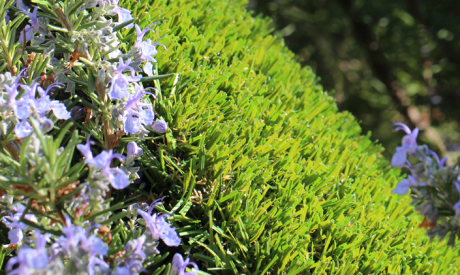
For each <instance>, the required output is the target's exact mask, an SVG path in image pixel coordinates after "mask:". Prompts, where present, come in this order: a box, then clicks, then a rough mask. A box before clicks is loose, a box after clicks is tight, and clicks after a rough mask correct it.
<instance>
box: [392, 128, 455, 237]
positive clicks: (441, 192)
mask: <svg viewBox="0 0 460 275" xmlns="http://www.w3.org/2000/svg"><path fill="white" fill-rule="evenodd" d="M394 125H395V126H397V128H396V130H403V131H404V132H405V133H406V135H405V136H404V137H403V139H402V146H400V147H397V148H396V153H395V154H394V155H393V158H392V160H391V165H392V166H394V167H401V168H406V169H408V171H409V172H410V174H409V175H408V177H407V178H406V179H403V180H402V181H401V182H400V183H398V184H397V186H396V188H395V189H394V190H393V191H392V192H393V193H395V194H398V195H405V194H407V193H408V192H409V191H410V194H411V198H412V204H413V205H415V209H416V210H417V211H418V212H419V213H420V215H422V216H423V217H424V220H423V222H422V224H421V225H420V227H425V228H429V230H428V231H427V235H428V236H429V237H430V238H431V239H433V238H434V237H435V236H438V237H439V239H443V238H444V237H445V236H447V234H448V233H451V234H450V237H449V240H448V243H449V244H451V245H453V244H454V242H455V238H456V236H457V235H458V232H460V231H459V229H460V170H459V169H458V167H453V166H446V162H447V158H443V159H439V157H438V155H437V154H436V153H435V152H433V151H432V150H430V149H429V148H428V146H427V145H418V144H417V135H418V133H419V129H418V128H415V129H414V130H412V131H411V129H410V128H409V127H408V126H407V125H405V124H403V123H395V124H394Z"/></svg>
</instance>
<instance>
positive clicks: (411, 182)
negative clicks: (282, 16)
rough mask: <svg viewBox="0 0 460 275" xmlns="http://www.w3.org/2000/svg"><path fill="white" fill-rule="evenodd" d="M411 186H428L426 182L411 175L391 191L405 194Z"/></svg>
mask: <svg viewBox="0 0 460 275" xmlns="http://www.w3.org/2000/svg"><path fill="white" fill-rule="evenodd" d="M411 186H426V183H424V182H421V183H419V182H418V181H417V179H416V178H415V177H412V176H411V175H409V179H403V180H402V181H401V182H400V183H398V185H396V188H395V189H394V190H392V191H391V192H392V193H395V194H398V195H405V194H407V192H409V188H410V187H411Z"/></svg>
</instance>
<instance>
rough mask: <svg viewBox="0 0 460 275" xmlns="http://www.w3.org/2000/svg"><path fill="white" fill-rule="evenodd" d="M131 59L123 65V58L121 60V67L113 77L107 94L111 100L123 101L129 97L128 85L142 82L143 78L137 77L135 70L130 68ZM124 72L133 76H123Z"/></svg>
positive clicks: (119, 66)
mask: <svg viewBox="0 0 460 275" xmlns="http://www.w3.org/2000/svg"><path fill="white" fill-rule="evenodd" d="M129 63H131V59H128V60H127V61H126V63H123V58H121V57H120V58H119V65H118V68H117V69H116V71H115V72H114V73H113V75H112V80H111V84H112V85H111V86H110V88H109V91H108V92H107V94H108V95H109V98H110V100H114V99H118V100H122V99H123V98H124V97H126V96H128V94H129V93H128V91H127V89H128V84H129V83H135V82H138V81H139V80H141V78H142V76H135V75H134V69H133V68H132V67H131V66H129ZM124 70H129V71H130V72H131V76H126V75H123V71H124Z"/></svg>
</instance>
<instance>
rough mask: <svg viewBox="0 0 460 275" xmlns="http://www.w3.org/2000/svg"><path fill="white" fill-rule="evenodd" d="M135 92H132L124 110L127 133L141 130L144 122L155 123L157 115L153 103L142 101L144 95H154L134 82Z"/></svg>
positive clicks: (124, 123)
mask: <svg viewBox="0 0 460 275" xmlns="http://www.w3.org/2000/svg"><path fill="white" fill-rule="evenodd" d="M134 89H135V92H134V94H130V95H129V97H128V102H127V103H126V106H125V108H124V110H123V113H122V115H123V126H124V129H125V132H126V133H127V134H129V133H132V134H135V133H137V132H139V131H140V130H141V127H142V124H143V125H149V124H152V123H153V119H154V118H155V115H154V113H153V108H152V104H148V103H142V102H141V100H142V96H143V95H146V94H148V95H152V96H154V95H153V94H151V93H148V92H145V90H146V89H142V88H141V86H139V85H138V84H137V83H135V84H134ZM154 97H155V96H154Z"/></svg>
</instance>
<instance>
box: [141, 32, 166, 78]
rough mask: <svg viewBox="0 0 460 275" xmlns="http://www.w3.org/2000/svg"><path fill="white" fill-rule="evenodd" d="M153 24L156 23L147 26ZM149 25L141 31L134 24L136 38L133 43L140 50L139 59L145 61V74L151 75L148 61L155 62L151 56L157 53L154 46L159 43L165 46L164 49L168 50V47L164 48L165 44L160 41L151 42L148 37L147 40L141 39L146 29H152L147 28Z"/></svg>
mask: <svg viewBox="0 0 460 275" xmlns="http://www.w3.org/2000/svg"><path fill="white" fill-rule="evenodd" d="M153 24H156V23H152V24H150V25H149V26H151V25H153ZM149 26H147V28H146V29H145V30H143V31H141V28H140V27H139V26H138V25H135V28H136V34H137V38H136V42H135V43H134V47H137V48H139V49H140V50H141V56H140V59H141V61H147V64H145V65H144V72H145V73H146V74H147V75H149V76H151V75H152V65H151V64H150V62H157V61H156V59H155V58H153V56H154V55H156V54H157V53H158V51H157V48H156V46H157V45H161V46H163V47H164V48H165V50H168V49H167V48H166V46H165V45H163V44H161V43H156V41H155V42H152V40H151V39H150V38H148V39H147V41H143V38H144V35H145V34H146V33H147V32H148V31H153V30H152V29H150V28H148V27H149ZM153 32H154V31H153Z"/></svg>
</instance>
